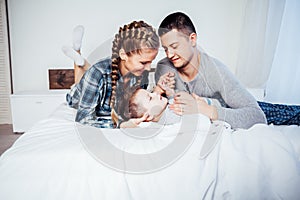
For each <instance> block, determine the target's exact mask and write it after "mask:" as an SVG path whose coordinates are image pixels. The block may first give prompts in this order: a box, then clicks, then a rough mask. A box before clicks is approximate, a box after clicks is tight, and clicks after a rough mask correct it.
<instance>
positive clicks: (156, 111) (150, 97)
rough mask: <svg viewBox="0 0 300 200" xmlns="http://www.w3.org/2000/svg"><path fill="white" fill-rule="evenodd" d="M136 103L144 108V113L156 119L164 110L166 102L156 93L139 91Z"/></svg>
mask: <svg viewBox="0 0 300 200" xmlns="http://www.w3.org/2000/svg"><path fill="white" fill-rule="evenodd" d="M136 102H138V104H139V105H140V106H142V107H143V108H145V109H146V112H148V113H149V114H150V115H151V116H153V117H157V116H159V115H160V114H161V113H162V112H163V111H164V110H165V108H166V106H167V103H168V100H167V98H165V97H162V96H161V95H158V94H156V93H151V92H148V91H147V90H144V89H140V90H138V91H137V94H136Z"/></svg>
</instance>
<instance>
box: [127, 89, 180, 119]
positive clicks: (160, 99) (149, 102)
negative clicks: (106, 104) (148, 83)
mask: <svg viewBox="0 0 300 200" xmlns="http://www.w3.org/2000/svg"><path fill="white" fill-rule="evenodd" d="M173 95H174V91H173V93H168V92H167V97H168V98H169V99H168V98H166V97H164V96H162V95H161V94H158V93H156V92H153V93H151V92H149V91H147V90H145V89H137V90H136V91H135V92H134V93H133V94H132V96H131V97H130V99H129V117H130V118H141V117H142V116H143V115H144V114H145V113H147V114H148V117H147V119H146V121H153V122H159V123H163V124H174V123H177V122H179V121H180V116H179V115H176V114H175V113H174V112H173V111H171V110H170V109H169V106H168V105H169V104H170V103H171V102H172V97H173Z"/></svg>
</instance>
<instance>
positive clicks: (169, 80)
mask: <svg viewBox="0 0 300 200" xmlns="http://www.w3.org/2000/svg"><path fill="white" fill-rule="evenodd" d="M174 88H175V74H174V73H172V72H168V73H166V74H164V75H162V76H161V77H160V78H159V81H158V82H157V86H156V88H155V91H159V92H158V93H160V94H162V93H165V94H166V95H167V96H168V97H171V96H173V95H174V93H175V92H174Z"/></svg>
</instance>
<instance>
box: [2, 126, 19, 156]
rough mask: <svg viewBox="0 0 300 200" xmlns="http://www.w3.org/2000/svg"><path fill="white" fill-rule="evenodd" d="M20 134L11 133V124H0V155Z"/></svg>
mask: <svg viewBox="0 0 300 200" xmlns="http://www.w3.org/2000/svg"><path fill="white" fill-rule="evenodd" d="M21 135H22V134H16V133H13V128H12V125H11V124H0V155H1V154H2V153H3V152H4V151H6V150H7V149H8V148H9V147H11V145H12V144H13V143H14V142H15V141H16V139H18V138H19V137H20V136H21Z"/></svg>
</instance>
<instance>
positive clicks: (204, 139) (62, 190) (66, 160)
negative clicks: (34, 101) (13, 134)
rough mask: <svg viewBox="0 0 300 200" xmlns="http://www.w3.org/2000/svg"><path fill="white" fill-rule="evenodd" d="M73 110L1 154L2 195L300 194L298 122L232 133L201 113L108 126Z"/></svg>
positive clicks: (58, 113) (36, 128)
mask: <svg viewBox="0 0 300 200" xmlns="http://www.w3.org/2000/svg"><path fill="white" fill-rule="evenodd" d="M74 112H75V111H74V110H72V109H70V108H68V107H67V106H65V105H62V106H61V107H60V108H59V109H58V110H57V111H56V112H55V113H53V115H52V116H51V117H49V118H48V119H46V120H43V121H40V122H38V123H37V124H36V125H35V126H34V127H33V128H32V129H31V130H29V131H28V132H26V133H25V134H23V135H22V136H21V137H20V138H19V139H18V140H17V141H16V142H15V143H14V145H13V146H12V147H11V148H10V149H9V150H7V151H6V152H5V153H4V154H3V155H2V156H1V157H0V199H1V200H2V199H3V200H11V199H30V200H35V199H36V200H40V199H55V200H57V199H72V200H73V199H84V200H89V199H118V200H119V199H138V200H139V199H163V200H166V199H172V200H173V199H299V197H300V190H299V185H300V128H299V127H298V126H289V127H287V126H286V127H274V126H267V125H255V126H254V127H252V128H250V129H248V130H237V131H234V132H233V131H232V130H231V129H230V128H228V125H227V124H222V123H216V124H215V125H211V124H210V122H209V120H208V119H207V118H205V117H204V116H201V115H197V123H196V124H197V126H196V125H195V126H192V125H191V124H188V126H185V125H186V124H185V125H184V123H186V121H183V120H182V121H181V123H179V124H175V125H169V126H163V127H161V126H156V125H155V124H151V125H150V126H149V124H144V125H145V126H147V125H148V126H147V127H146V128H139V129H135V130H131V129H128V130H108V129H97V128H93V127H87V126H82V125H79V124H77V123H74V122H73V119H74ZM193 118H196V117H195V116H193ZM188 120H190V119H188ZM189 122H190V121H189ZM191 123H193V122H191ZM193 124H195V123H193ZM182 127H184V128H182ZM220 127H221V128H220ZM212 128H215V129H216V130H219V131H217V133H216V134H212V135H210V134H209V133H211V132H212V131H211V130H212ZM151 129H152V130H155V131H153V132H152V133H155V134H154V135H152V137H146V135H145V134H146V132H147V131H146V130H151ZM183 129H184V131H183ZM157 130H159V131H157ZM139 134H140V135H139ZM140 136H143V137H140ZM103 141H105V142H103ZM174 144H175V145H174ZM110 145H111V146H110ZM172 145H173V146H172ZM168 148H169V151H165V150H168ZM178 149H179V151H178V152H176V151H177V150H178ZM117 150H120V151H117ZM174 152H175V154H176V155H175V154H174ZM173 154H174V155H173ZM136 158H138V159H136Z"/></svg>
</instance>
